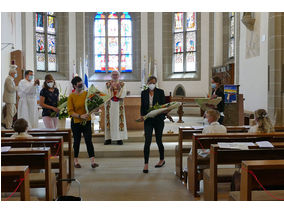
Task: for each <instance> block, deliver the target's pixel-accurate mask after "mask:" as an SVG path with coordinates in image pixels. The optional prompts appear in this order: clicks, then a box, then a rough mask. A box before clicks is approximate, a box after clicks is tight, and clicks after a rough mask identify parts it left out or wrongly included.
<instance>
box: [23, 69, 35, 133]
mask: <svg viewBox="0 0 284 213" xmlns="http://www.w3.org/2000/svg"><path fill="white" fill-rule="evenodd" d="M33 78H34V74H33V71H31V70H27V71H25V78H24V79H22V80H21V81H20V83H19V85H18V95H19V97H20V100H19V105H18V118H24V119H25V120H26V121H27V122H28V124H29V128H37V127H38V106H37V86H39V80H38V79H36V80H35V81H33Z"/></svg>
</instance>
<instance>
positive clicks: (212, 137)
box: [187, 132, 284, 197]
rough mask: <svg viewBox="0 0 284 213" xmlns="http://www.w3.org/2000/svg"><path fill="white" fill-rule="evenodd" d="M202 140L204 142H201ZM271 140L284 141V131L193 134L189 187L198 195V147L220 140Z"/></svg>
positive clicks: (206, 147) (203, 147)
mask: <svg viewBox="0 0 284 213" xmlns="http://www.w3.org/2000/svg"><path fill="white" fill-rule="evenodd" d="M201 140H202V141H203V142H201ZM262 140H266V141H270V142H274V141H275V142H277V141H278V140H280V142H281V141H284V132H279V133H227V134H193V137H192V155H189V156H188V160H187V166H188V174H189V175H188V189H189V191H190V192H191V193H192V194H193V195H194V196H195V197H197V196H198V194H197V189H198V187H199V184H198V181H199V180H198V173H197V166H198V165H199V161H198V154H197V150H198V149H210V145H211V144H217V143H218V142H237V141H238V142H242V141H243V142H255V141H262ZM203 164H205V165H206V164H207V165H209V161H207V162H206V161H205V162H203Z"/></svg>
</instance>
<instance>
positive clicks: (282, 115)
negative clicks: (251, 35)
mask: <svg viewBox="0 0 284 213" xmlns="http://www.w3.org/2000/svg"><path fill="white" fill-rule="evenodd" d="M268 39H269V40H268V42H269V43H268V51H269V52H268V69H269V72H268V111H269V114H270V115H271V116H272V118H273V116H275V125H277V126H279V125H284V13H279V12H275V13H269V35H268ZM273 120H274V119H273Z"/></svg>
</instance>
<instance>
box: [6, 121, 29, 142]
mask: <svg viewBox="0 0 284 213" xmlns="http://www.w3.org/2000/svg"><path fill="white" fill-rule="evenodd" d="M14 130H15V132H16V133H15V134H14V135H12V136H11V137H12V138H31V137H32V136H31V135H29V134H28V133H27V130H28V122H27V121H26V120H25V119H23V118H20V119H18V120H16V121H15V123H14Z"/></svg>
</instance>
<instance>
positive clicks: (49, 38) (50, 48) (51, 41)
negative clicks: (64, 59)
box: [47, 35, 56, 54]
mask: <svg viewBox="0 0 284 213" xmlns="http://www.w3.org/2000/svg"><path fill="white" fill-rule="evenodd" d="M47 41H48V53H53V54H55V53H56V48H55V45H56V41H55V36H52V35H48V36H47Z"/></svg>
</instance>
